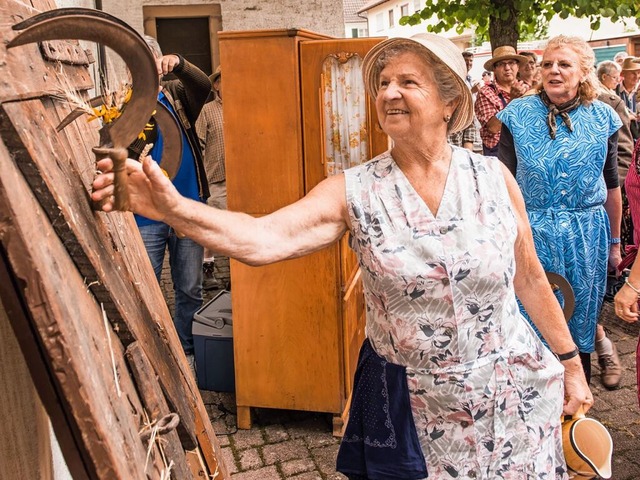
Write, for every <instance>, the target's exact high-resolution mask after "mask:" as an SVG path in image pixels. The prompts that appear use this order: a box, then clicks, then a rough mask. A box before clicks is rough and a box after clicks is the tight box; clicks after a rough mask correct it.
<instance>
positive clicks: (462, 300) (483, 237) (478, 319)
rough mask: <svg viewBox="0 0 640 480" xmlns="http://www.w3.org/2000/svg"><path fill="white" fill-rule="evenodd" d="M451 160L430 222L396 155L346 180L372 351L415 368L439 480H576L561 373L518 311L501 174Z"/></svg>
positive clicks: (467, 157)
mask: <svg viewBox="0 0 640 480" xmlns="http://www.w3.org/2000/svg"><path fill="white" fill-rule="evenodd" d="M453 148H454V151H453V158H452V161H451V166H450V170H449V174H448V178H447V182H446V186H445V190H444V194H443V198H442V201H441V204H440V207H439V210H438V212H437V215H436V216H435V217H434V216H433V214H432V213H431V211H430V210H429V208H428V207H427V206H426V204H425V203H424V202H423V200H422V199H421V198H420V197H419V196H418V194H417V193H416V191H415V190H414V189H413V187H412V186H411V184H410V183H409V181H408V180H407V178H406V177H405V176H404V174H403V173H402V171H401V170H400V168H399V167H398V166H397V165H396V163H395V162H394V160H393V158H392V157H391V155H390V153H389V152H387V153H384V154H382V155H380V156H378V157H376V158H375V159H373V160H372V161H370V162H368V163H366V164H364V165H361V166H358V167H355V168H352V169H349V170H347V171H345V179H346V192H347V205H348V210H349V215H350V219H351V224H352V231H351V234H352V246H353V248H354V250H355V251H356V253H357V255H358V259H359V263H360V267H361V270H362V278H363V281H364V285H365V302H366V312H367V324H366V335H367V338H368V339H369V341H370V342H371V345H372V347H373V349H374V350H375V352H376V353H377V354H378V355H380V356H381V357H383V358H384V360H385V361H386V362H389V363H391V364H395V365H401V366H404V367H406V382H407V384H408V391H409V398H410V405H411V411H412V414H413V423H414V424H415V427H416V431H417V435H418V438H419V443H420V448H421V449H422V453H423V454H424V458H425V460H426V464H427V465H426V467H427V470H428V478H429V479H430V480H431V479H454V478H456V479H461V478H465V479H474V478H483V479H491V480H493V479H496V478H509V479H519V480H520V479H536V480H537V479H564V478H567V477H566V466H565V462H564V457H563V454H562V441H561V431H560V420H561V414H562V403H563V393H564V390H563V367H562V365H561V364H560V363H559V362H558V361H557V360H556V359H555V357H554V356H553V355H552V354H551V353H550V352H549V350H547V349H546V348H545V347H544V346H543V345H542V343H541V342H540V340H539V339H538V337H537V335H535V333H534V332H533V330H532V329H531V327H530V326H529V324H528V323H527V322H526V320H525V319H524V318H523V317H522V315H521V314H520V312H519V309H518V304H517V301H516V297H515V293H514V289H513V275H514V271H515V261H514V241H515V238H516V220H515V216H514V213H513V211H512V209H511V204H510V199H509V194H508V191H507V188H506V184H505V181H504V178H503V174H502V170H501V167H500V164H499V161H498V160H497V159H495V158H492V157H483V156H480V155H476V154H472V153H470V152H468V151H467V150H464V149H461V148H457V147H453ZM385 388H386V387H385ZM378 393H379V392H378ZM373 394H375V392H373ZM387 394H388V392H383V396H387ZM372 401H373V400H372ZM345 440H346V441H350V440H352V439H348V438H346V439H344V440H343V441H345ZM369 447H371V448H377V447H380V457H381V458H384V455H385V452H384V451H383V449H384V448H383V447H384V445H381V444H380V443H379V442H374V443H372V444H371V445H369Z"/></svg>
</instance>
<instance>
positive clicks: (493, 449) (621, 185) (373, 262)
mask: <svg viewBox="0 0 640 480" xmlns="http://www.w3.org/2000/svg"><path fill="white" fill-rule="evenodd" d="M149 42H150V45H151V46H152V49H153V50H154V54H155V55H156V58H157V64H158V74H159V75H163V74H166V73H169V72H172V73H174V74H175V75H176V76H177V77H178V80H174V81H172V82H169V83H166V82H163V83H162V85H163V87H162V89H161V92H160V93H159V101H161V102H163V103H165V105H167V106H168V107H169V108H170V109H171V110H172V112H173V113H174V114H175V115H176V117H177V118H178V119H181V118H183V119H186V120H187V121H185V122H181V123H180V125H181V129H182V133H183V143H184V145H185V147H186V148H183V158H182V164H181V167H180V171H179V172H178V175H177V177H176V178H175V179H174V181H173V182H172V181H171V180H169V179H168V178H167V177H166V176H165V175H163V173H162V170H161V167H162V158H161V153H160V152H161V145H162V135H161V132H157V133H156V134H155V136H154V137H153V138H154V139H155V142H156V144H155V145H154V147H153V149H152V150H151V154H150V156H142V157H141V158H140V161H136V160H134V159H133V158H132V159H129V160H128V161H127V171H128V174H129V185H128V188H129V194H130V201H131V209H132V210H133V211H134V213H136V215H137V216H136V218H137V220H138V225H139V228H140V230H141V233H142V237H143V240H144V242H145V246H146V247H147V250H148V252H149V256H150V259H151V261H152V265H153V267H154V270H155V271H156V275H158V276H159V268H161V265H162V259H163V256H164V251H165V248H168V249H169V252H170V258H171V260H170V264H171V267H172V276H173V280H174V286H175V292H176V313H175V323H176V329H177V331H178V334H179V336H180V339H181V342H182V345H183V348H184V350H185V354H187V355H188V356H189V355H192V353H193V340H192V338H190V335H191V334H190V326H191V321H192V317H193V313H195V310H197V308H199V306H200V304H201V302H202V280H203V261H204V269H205V272H206V269H207V268H209V267H210V262H212V261H213V258H214V256H215V257H216V258H218V256H220V255H222V256H225V257H226V256H228V257H232V258H235V259H237V260H239V261H242V262H245V263H247V264H250V265H264V264H269V263H273V262H278V261H282V260H287V259H291V258H297V257H300V256H303V255H307V254H310V253H312V252H315V251H317V250H319V249H322V248H325V247H326V246H328V245H330V244H332V243H334V242H336V241H338V240H339V239H341V238H342V237H343V235H344V234H345V233H347V232H348V233H349V234H350V237H351V241H350V245H351V246H352V248H353V249H354V251H355V252H356V255H357V257H358V261H359V265H360V268H361V271H362V278H363V284H364V292H365V304H366V313H367V319H366V340H365V342H364V344H363V346H362V348H361V352H360V358H359V360H358V367H357V371H356V377H355V381H354V387H353V393H352V398H351V407H350V414H349V421H348V424H347V426H346V430H345V434H344V438H343V441H342V443H341V446H340V451H339V455H338V460H337V467H338V470H339V471H341V472H342V473H344V474H345V475H347V476H348V478H350V479H356V480H357V479H378V478H385V479H408V478H411V479H423V478H427V477H428V478H434V479H452V478H506V477H509V478H556V479H564V478H567V474H568V473H567V467H566V464H565V460H564V456H563V444H562V431H561V418H562V415H563V414H567V415H571V414H575V413H576V412H577V411H578V410H582V411H584V412H586V411H588V410H589V408H590V407H591V405H592V404H593V396H592V394H591V392H590V389H589V383H590V381H591V354H592V353H593V352H594V351H595V352H597V355H598V362H599V364H600V367H601V381H602V383H603V385H604V386H605V387H607V388H609V389H614V388H617V387H618V386H619V383H620V373H621V368H620V361H619V358H618V355H617V351H616V347H615V345H614V344H613V343H612V342H611V341H610V339H608V338H607V336H606V333H605V331H604V329H603V328H602V327H601V326H600V325H599V324H598V317H599V315H600V311H601V308H602V304H603V300H604V297H605V293H606V292H605V291H606V288H607V279H608V277H611V276H613V277H614V278H621V279H623V280H622V281H621V282H620V288H619V291H618V292H617V295H616V297H615V306H616V312H617V314H618V315H619V316H620V317H621V318H623V319H624V320H627V321H635V320H637V319H638V306H637V302H638V296H639V295H640V266H636V265H634V266H633V268H631V271H630V273H629V274H628V275H624V274H623V272H621V265H624V262H625V260H626V261H627V264H630V263H631V262H630V259H631V260H632V258H633V257H632V255H634V248H635V247H634V245H636V244H637V240H638V237H640V234H639V232H640V229H637V231H634V230H633V222H632V220H636V222H635V224H636V225H640V168H639V166H638V161H639V160H640V158H638V157H639V155H640V153H639V152H640V143H638V142H635V139H636V138H637V135H636V134H635V133H634V128H635V129H636V131H637V127H634V122H635V123H636V124H637V117H636V115H637V112H636V102H637V96H638V92H637V83H638V77H639V74H640V59H636V58H633V57H626V58H621V59H614V60H613V61H605V62H602V63H600V64H599V65H597V66H596V65H595V64H594V63H595V57H594V54H593V51H592V50H591V48H590V47H589V46H588V44H587V43H586V42H585V41H583V40H581V39H579V38H576V37H567V36H559V37H555V38H553V39H551V40H550V41H549V42H548V45H547V47H546V48H545V50H544V52H543V53H542V55H541V57H540V58H539V57H538V55H537V54H536V53H535V52H517V51H516V49H514V48H513V47H511V46H500V47H498V48H496V49H495V50H494V51H493V54H492V57H491V58H490V59H489V60H487V62H486V63H485V64H484V69H485V72H484V73H483V76H482V81H479V82H475V81H473V79H471V77H470V76H469V72H470V70H471V67H472V64H473V54H471V53H470V52H463V53H462V54H461V52H460V50H459V49H458V48H457V47H456V46H455V45H454V44H453V43H452V42H450V41H449V40H447V39H445V38H444V37H441V36H438V35H433V34H419V35H415V36H413V37H411V38H390V39H388V40H385V41H382V42H381V43H379V44H378V45H377V46H376V47H374V48H373V49H372V50H371V51H370V52H369V53H368V54H367V56H366V57H365V58H364V60H363V64H362V70H363V79H364V82H365V88H366V90H367V92H368V93H369V95H370V96H371V97H372V98H373V99H375V106H376V112H377V118H378V121H379V124H380V126H381V128H382V129H383V131H384V132H385V133H386V134H387V135H388V136H389V137H390V139H391V141H392V143H391V145H392V146H391V148H390V149H389V150H388V151H387V152H385V153H383V154H381V155H379V156H377V157H375V158H373V159H372V160H370V161H368V162H367V163H365V164H362V165H360V166H357V167H354V168H351V169H348V170H346V171H344V172H343V173H342V174H340V175H334V176H330V177H329V178H327V179H326V180H324V181H323V182H321V183H320V184H319V185H317V186H316V187H315V188H314V189H313V190H312V191H311V192H310V193H309V194H307V195H306V196H305V197H303V198H302V199H300V200H299V201H297V202H295V203H293V204H291V205H289V206H287V207H285V208H283V209H281V210H278V211H276V212H274V213H272V214H269V215H265V216H263V217H259V218H254V217H252V216H249V215H246V214H244V213H241V212H231V211H228V210H226V203H225V202H224V201H223V200H224V198H225V196H226V189H225V188H224V187H225V185H224V182H225V174H224V162H225V159H224V147H223V139H222V134H221V124H222V90H221V84H220V78H221V71H220V70H217V71H216V72H215V73H214V74H213V75H212V76H211V77H207V76H206V75H205V74H204V73H202V72H201V71H200V70H199V69H197V68H196V67H195V66H193V65H191V64H190V63H189V62H187V61H186V60H185V59H184V58H182V57H181V56H179V55H162V53H161V52H160V51H159V47H157V45H154V42H153V40H152V39H151V40H149ZM156 47H157V48H156ZM207 96H209V103H207V98H206V97H207ZM176 99H177V100H179V101H177V102H176V101H175V100H176ZM634 142H635V144H634ZM480 150H481V152H480ZM130 153H131V156H132V157H133V156H135V152H130ZM259 153H260V152H256V155H259ZM153 159H156V160H159V162H156V161H153ZM112 167H113V165H112V162H111V160H110V159H109V158H106V159H104V160H101V161H100V162H99V163H98V168H99V171H100V172H101V173H99V175H98V176H97V177H96V179H95V180H94V183H93V187H94V191H93V193H92V198H93V200H95V201H96V202H100V204H101V205H102V209H103V210H104V211H107V212H108V211H111V210H112V209H113V192H114V187H113V173H112V171H111V170H112ZM209 192H211V193H212V199H211V200H209V202H207V198H208V197H209ZM627 198H628V201H627ZM625 209H627V210H629V214H627V215H625ZM622 238H623V239H624V242H623V241H622V240H621V239H622ZM623 247H624V248H623ZM205 252H206V253H205ZM625 253H626V255H627V256H626V257H625V259H623V254H625ZM630 256H631V257H630ZM637 263H640V262H637ZM545 272H553V273H556V274H559V275H562V276H563V277H564V278H566V279H567V280H568V282H569V284H570V285H571V286H572V288H573V291H574V294H575V309H574V312H573V314H572V316H571V317H570V318H569V319H568V321H567V320H565V318H564V314H563V310H562V303H563V302H564V299H563V298H562V295H561V294H560V293H558V292H554V290H553V289H552V287H551V285H550V284H549V281H548V279H547V276H546V275H545Z"/></svg>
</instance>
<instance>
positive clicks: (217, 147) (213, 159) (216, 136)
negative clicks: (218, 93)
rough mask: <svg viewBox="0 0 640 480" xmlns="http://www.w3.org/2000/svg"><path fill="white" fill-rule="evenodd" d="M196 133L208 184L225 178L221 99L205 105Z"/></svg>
mask: <svg viewBox="0 0 640 480" xmlns="http://www.w3.org/2000/svg"><path fill="white" fill-rule="evenodd" d="M196 132H198V138H199V139H200V145H201V146H202V147H203V149H204V169H205V171H206V173H207V181H208V183H209V184H212V183H218V182H222V181H224V180H225V178H226V173H225V167H224V138H223V135H222V98H220V97H216V99H215V100H212V101H211V102H209V103H207V104H205V106H204V107H203V108H202V112H201V113H200V116H199V117H198V120H197V121H196Z"/></svg>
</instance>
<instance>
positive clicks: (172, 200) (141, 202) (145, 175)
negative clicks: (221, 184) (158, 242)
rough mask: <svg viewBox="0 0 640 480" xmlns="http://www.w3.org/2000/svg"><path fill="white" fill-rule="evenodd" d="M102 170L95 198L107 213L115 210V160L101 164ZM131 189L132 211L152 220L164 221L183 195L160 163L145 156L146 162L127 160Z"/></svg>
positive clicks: (94, 181) (129, 189)
mask: <svg viewBox="0 0 640 480" xmlns="http://www.w3.org/2000/svg"><path fill="white" fill-rule="evenodd" d="M97 168H98V171H99V172H100V173H99V174H98V175H97V176H96V178H95V179H94V180H93V192H92V193H91V199H92V200H93V201H94V202H97V203H98V204H99V205H100V208H101V209H102V210H103V211H105V212H110V211H112V210H113V209H114V205H113V201H114V197H113V192H114V187H113V178H114V174H113V172H112V170H113V162H112V161H111V159H110V158H109V157H107V158H105V159H103V160H100V161H99V162H98V163H97ZM126 170H127V190H128V192H129V203H130V210H131V211H132V212H134V213H137V214H139V215H143V216H145V217H147V218H150V219H152V220H158V221H164V220H165V218H166V216H167V214H168V213H169V212H171V211H172V209H174V208H176V207H177V205H178V203H179V201H180V199H181V198H182V197H181V196H180V194H179V193H178V191H177V190H176V189H175V187H174V186H173V184H172V183H171V181H170V180H169V179H168V178H167V177H166V176H165V175H164V174H163V173H162V170H161V169H160V167H159V166H158V164H157V163H156V162H155V161H154V160H153V159H151V157H145V158H144V159H143V160H142V163H140V162H137V161H136V160H132V159H130V158H129V159H127V161H126Z"/></svg>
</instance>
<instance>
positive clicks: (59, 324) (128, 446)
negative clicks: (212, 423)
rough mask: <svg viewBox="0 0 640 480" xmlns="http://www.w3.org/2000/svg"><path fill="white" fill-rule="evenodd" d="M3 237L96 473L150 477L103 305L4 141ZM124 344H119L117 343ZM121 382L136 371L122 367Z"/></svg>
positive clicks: (0, 153)
mask: <svg viewBox="0 0 640 480" xmlns="http://www.w3.org/2000/svg"><path fill="white" fill-rule="evenodd" d="M0 171H2V175H1V176H0V212H1V215H2V218H1V220H0V241H1V242H2V246H3V249H4V250H5V252H6V256H7V258H8V259H9V262H10V264H11V266H12V268H13V273H14V274H15V276H16V277H17V278H18V279H19V283H20V285H21V286H22V292H21V296H22V298H23V300H24V302H25V304H26V306H27V307H28V310H29V312H30V314H31V316H32V319H33V322H34V325H35V327H36V330H37V333H38V335H39V340H40V341H41V342H42V348H44V349H45V350H46V351H47V352H48V360H49V362H50V369H51V374H52V376H53V379H54V381H55V382H56V384H57V388H59V390H60V391H61V392H62V393H63V395H64V400H65V401H66V408H67V409H68V411H69V412H71V418H72V419H73V420H74V421H75V427H76V428H77V431H78V432H80V433H81V448H82V449H83V450H84V451H85V452H86V455H87V456H89V457H90V459H91V463H90V466H91V467H92V468H93V471H89V473H90V475H91V476H92V477H94V478H131V479H137V478H145V472H144V461H145V451H144V449H143V448H142V443H141V441H140V439H139V437H138V428H139V425H138V421H137V419H136V418H135V416H134V415H132V414H131V403H130V401H129V398H128V397H135V396H137V393H136V392H135V389H134V390H133V391H131V390H129V391H127V390H125V388H126V387H129V388H131V386H132V383H131V382H130V381H129V382H123V381H120V388H121V389H122V396H121V397H118V395H117V393H116V391H117V390H116V379H115V377H114V372H113V368H112V363H111V356H110V354H109V352H108V349H107V348H106V345H107V343H108V339H107V335H108V334H111V329H108V330H106V329H105V325H104V321H103V315H102V311H101V309H100V306H99V305H98V304H97V303H96V300H95V298H94V297H93V295H91V293H90V292H88V290H87V287H86V284H85V282H84V279H83V278H82V277H81V276H80V274H79V273H78V271H77V270H76V268H75V265H74V264H73V262H72V261H71V259H70V257H69V254H68V253H67V251H66V249H65V247H64V246H63V244H62V242H61V241H60V239H59V238H58V236H57V235H56V234H55V231H54V230H53V228H52V226H51V224H50V223H49V221H48V219H47V216H46V215H45V214H44V212H43V211H42V208H41V207H40V205H39V204H38V203H37V202H36V201H35V199H34V197H33V194H32V193H31V190H30V188H29V187H28V185H27V184H26V182H25V180H24V178H23V177H22V175H21V174H20V172H19V171H18V170H17V169H16V167H15V165H14V164H13V162H12V161H11V157H10V155H9V153H8V151H7V150H6V148H5V146H4V144H0ZM116 344H117V343H116ZM118 376H119V378H120V380H122V378H123V377H124V376H128V371H127V370H126V369H124V370H123V369H120V370H119V371H118Z"/></svg>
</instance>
